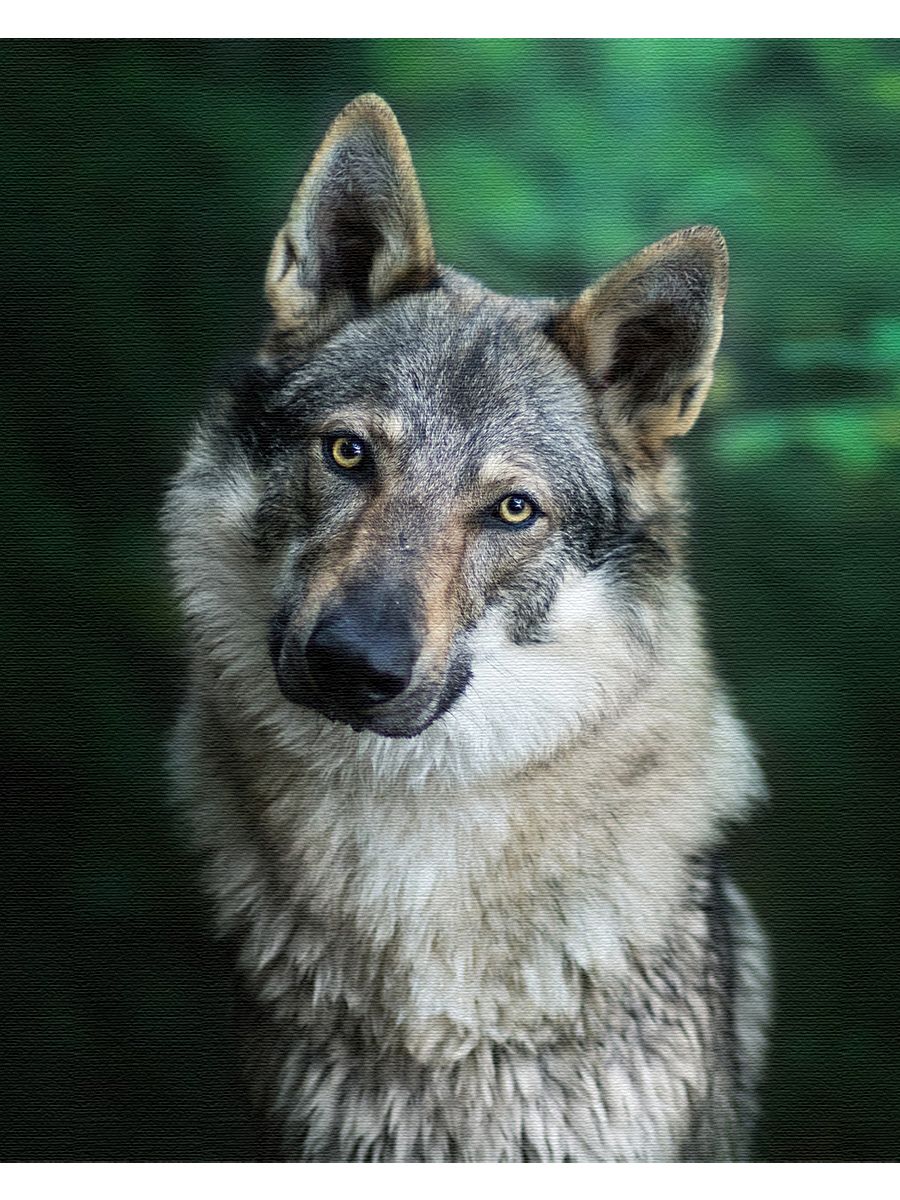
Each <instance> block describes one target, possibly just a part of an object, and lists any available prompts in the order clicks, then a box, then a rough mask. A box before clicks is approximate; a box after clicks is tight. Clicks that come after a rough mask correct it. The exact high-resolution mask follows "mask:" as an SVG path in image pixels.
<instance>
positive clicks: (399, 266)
mask: <svg viewBox="0 0 900 1200" xmlns="http://www.w3.org/2000/svg"><path fill="white" fill-rule="evenodd" d="M435 275H436V265H435V258H434V247H433V244H432V239H431V231H430V229H429V225H428V217H427V214H426V212H425V204H424V202H423V200H422V193H421V190H420V188H419V183H418V180H417V178H416V173H415V169H414V167H413V163H412V158H411V157H410V153H409V147H408V146H407V144H406V139H405V138H404V136H403V133H402V131H401V129H400V126H399V124H398V122H397V118H396V117H395V116H394V114H393V112H392V111H391V109H390V108H389V107H388V105H387V104H385V102H384V101H383V100H382V99H380V98H379V97H378V96H373V95H365V96H359V97H357V99H356V100H353V101H351V103H350V104H348V105H347V106H346V108H344V109H343V110H342V111H341V112H340V113H339V114H338V116H337V117H336V118H335V120H334V122H333V123H332V125H331V127H330V128H329V130H328V132H327V133H326V135H325V138H324V140H323V142H322V144H321V146H320V147H319V149H318V151H317V152H316V155H315V158H314V159H313V161H312V164H311V166H310V168H309V170H308V171H307V173H306V175H305V176H304V179H303V182H302V183H301V184H300V187H299V189H298V190H297V194H296V196H295V197H294V201H293V203H292V205H291V208H290V211H289V213H288V218H287V221H286V222H285V224H284V226H283V228H282V229H281V230H280V231H279V233H278V235H277V236H276V238H275V243H274V245H273V247H272V253H271V255H270V257H269V265H268V269H267V271H266V295H267V297H268V299H269V303H270V304H271V306H272V310H273V313H274V315H275V325H276V329H277V330H278V331H279V332H280V333H282V334H284V333H289V334H293V335H295V336H296V337H298V338H300V340H303V341H310V340H317V339H319V338H321V337H323V336H326V335H327V334H329V333H331V332H332V331H333V330H334V329H336V328H337V327H338V326H339V325H340V324H341V323H342V322H344V321H346V320H349V319H350V317H351V316H353V315H354V314H357V313H360V312H364V311H366V310H367V309H369V308H371V307H372V306H373V305H376V304H379V303H381V302H383V301H384V300H387V299H389V298H390V297H391V296H392V295H396V294H397V293H398V292H400V291H405V290H411V289H414V288H418V287H426V286H428V285H429V284H431V283H432V282H433V280H434V278H435Z"/></svg>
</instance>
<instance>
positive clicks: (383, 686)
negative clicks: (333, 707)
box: [306, 609, 416, 707]
mask: <svg viewBox="0 0 900 1200" xmlns="http://www.w3.org/2000/svg"><path fill="white" fill-rule="evenodd" d="M415 659H416V655H415V652H414V650H413V646H412V640H411V638H410V637H409V636H408V635H407V634H406V633H405V631H403V630H402V629H399V628H397V629H390V630H372V629H369V628H367V627H366V625H365V624H363V623H361V622H360V621H359V620H358V619H357V617H356V615H355V614H353V613H349V612H347V611H346V610H345V609H338V610H337V612H335V613H331V614H330V615H329V616H327V617H326V618H325V619H324V620H322V621H320V622H319V623H318V625H316V627H315V629H314V630H313V632H312V635H311V637H310V639H309V642H308V643H307V646H306V662H307V667H308V669H309V673H310V675H311V677H312V680H313V682H314V683H315V685H316V687H317V688H318V689H319V691H320V692H322V693H323V694H324V695H333V696H335V698H336V699H339V700H342V701H343V702H345V703H349V704H351V705H352V706H354V707H368V705H370V704H383V703H384V702H385V701H387V700H393V699H394V698H395V697H396V696H399V695H400V693H401V692H405V691H406V689H407V687H409V681H410V679H411V678H412V672H413V666H414V664H415Z"/></svg>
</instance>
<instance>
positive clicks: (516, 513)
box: [494, 492, 537, 525]
mask: <svg viewBox="0 0 900 1200" xmlns="http://www.w3.org/2000/svg"><path fill="white" fill-rule="evenodd" d="M494 512H495V513H496V514H497V516H498V517H499V518H500V520H501V521H504V522H505V523H506V524H507V525H528V524H530V523H531V522H532V521H533V520H534V519H535V517H536V516H537V508H536V507H535V505H534V504H533V503H532V502H531V501H530V500H529V499H528V497H527V496H520V495H519V494H518V492H514V493H513V494H512V495H511V496H504V497H503V499H502V500H501V501H500V503H499V504H498V505H497V507H496V508H495V509H494Z"/></svg>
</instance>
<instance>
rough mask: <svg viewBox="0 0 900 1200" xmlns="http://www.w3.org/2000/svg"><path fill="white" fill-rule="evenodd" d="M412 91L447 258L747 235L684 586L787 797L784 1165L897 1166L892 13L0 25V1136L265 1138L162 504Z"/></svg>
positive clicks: (156, 1149) (587, 269)
mask: <svg viewBox="0 0 900 1200" xmlns="http://www.w3.org/2000/svg"><path fill="white" fill-rule="evenodd" d="M366 90H377V91H378V92H380V93H381V94H382V95H383V96H384V97H385V98H386V99H387V100H388V101H389V103H391V104H392V105H393V106H394V107H395V109H396V111H397V113H398V116H399V117H400V120H401V122H402V124H403V125H404V128H405V130H406V132H407V135H408V137H409V140H410V143H411V145H412V149H413V155H414V157H415V159H416V163H417V165H418V168H419V172H420V176H421V179H422V184H423V189H424V192H425V196H426V200H427V201H428V203H429V206H430V209H431V213H432V218H433V223H434V229H435V237H436V243H437V248H438V253H439V256H440V258H441V259H442V260H443V261H446V262H450V263H453V264H454V265H456V266H458V267H460V268H462V269H463V270H467V271H471V272H473V273H475V274H477V275H479V276H480V277H481V278H483V279H484V280H485V282H487V283H488V284H489V285H491V286H493V287H495V288H497V289H499V290H506V291H523V292H527V293H533V294H537V293H543V292H551V293H557V294H563V293H570V294H571V293H574V292H575V291H576V290H577V289H578V288H579V287H581V286H582V285H583V284H585V283H587V282H588V281H589V280H591V279H592V278H593V277H595V276H596V275H597V274H598V273H599V272H600V271H601V270H603V269H605V268H606V267H608V266H610V265H612V264H613V263H614V262H615V261H617V260H618V259H619V258H621V257H623V256H624V255H626V254H629V253H631V252H632V251H634V250H636V249H638V248H639V247H641V246H642V245H644V244H645V243H647V242H651V241H653V240H655V239H657V238H658V237H660V236H662V235H663V234H665V233H667V232H669V231H671V230H673V229H676V228H678V227H679V226H683V225H689V224H697V223H707V222H708V223H713V224H717V225H719V226H720V227H721V228H722V229H723V231H724V232H725V234H726V236H727V238H728V242H729V245H730V248H731V255H732V280H733V282H732V290H731V297H730V300H729V307H728V310H727V311H728V319H727V324H726V335H725V341H724V344H723V351H722V356H721V360H720V368H719V373H718V378H717V383H716V384H715V385H714V389H713V393H712V395H711V397H710V400H709V402H708V407H707V410H706V412H705V413H704V415H703V417H702V418H701V421H700V424H699V426H698V427H697V429H696V430H695V431H694V433H693V434H692V435H691V437H690V439H689V442H688V444H687V445H686V446H685V452H686V454H687V455H688V457H689V460H690V465H691V468H692V473H693V480H694V487H693V492H694V496H695V506H696V512H695V522H694V525H695V533H696V536H695V542H694V546H695V549H694V574H695V576H696V578H697V581H698V583H699V584H700V586H701V589H702V591H703V592H704V594H705V596H706V598H707V614H708V621H709V626H710V631H711V636H712V641H713V646H714V648H715V651H716V654H717V656H718V659H719V661H720V663H721V666H722V668H723V671H724V673H725V675H726V677H727V678H728V680H729V681H730V683H731V685H732V688H733V691H734V693H735V695H736V697H737V699H738V704H739V708H740V710H741V712H742V713H743V715H744V716H745V717H746V718H747V719H748V720H749V722H750V723H751V725H752V727H753V729H754V731H755V733H756V735H757V738H758V740H759V742H760V745H761V747H762V750H763V753H764V757H765V762H766V766H767V771H768V776H769V779H770V783H771V788H772V793H773V803H772V806H771V808H770V809H769V810H768V811H767V812H765V813H763V814H761V815H760V817H759V818H758V819H757V821H756V823H755V825H754V827H753V828H752V829H751V830H749V831H747V832H744V833H742V834H741V835H740V838H739V840H738V842H737V844H736V847H735V850H734V854H733V859H734V860H735V862H736V864H737V866H738V869H739V874H740V876H741V878H742V880H743V882H744V883H745V885H746V887H747V888H748V890H749V892H750V894H751V896H752V897H753V899H754V901H755V904H756V906H757V908H758V910H759V912H760V914H761V915H762V917H763V919H764V921H765V924H766V925H767V926H768V928H769V929H770V931H771V933H772V935H773V939H774V948H775V958H776V966H777V973H778V983H779V992H778V1022H777V1025H776V1028H775V1035H774V1042H773V1055H772V1066H771V1072H770V1080H769V1086H768V1088H767V1090H766V1094H765V1118H764V1121H763V1125H762V1130H761V1139H760V1153H761V1155H762V1156H764V1157H769V1158H778V1159H805V1158H813V1159H835V1158H854V1159H858V1158H869V1159H893V1158H896V1157H897V1156H898V1152H900V1049H898V1043H897V1037H896V1012H897V1009H898V990H900V988H898V980H900V943H898V934H897V926H898V921H897V913H898V908H900V904H898V901H900V895H898V892H900V884H898V880H900V873H898V862H897V858H898V853H897V846H898V839H900V814H898V808H897V804H896V780H897V774H898V772H897V766H898V761H897V760H898V737H897V727H898V716H900V712H898V703H897V688H896V679H897V675H898V673H900V663H898V637H897V632H896V624H897V607H898V596H897V587H896V580H897V569H898V555H897V545H898V539H897V532H896V529H897V521H898V515H900V472H898V466H900V236H898V209H900V53H898V43H896V42H888V41H884V42H869V41H853V42H843V41H824V42H791V41H772V42H748V41H743V42H730V41H702V42H691V41H681V42H654V41H632V42H577V43H572V42H561V41H555V42H550V43H536V42H520V41H503V42H481V43H479V42H424V43H422V42H390V41H384V42H366V43H354V42H332V43H327V42H326V43H318V42H296V43H277V42H260V43H254V42H244V43H234V42H206V43H202V44H196V43H188V42H167V43H141V42H116V43H91V42H77V43H75V42H71V43H53V42H42V43H28V42H7V43H5V45H4V46H3V47H2V50H0V95H2V107H0V120H2V124H3V133H4V138H3V152H2V154H0V171H2V173H3V187H2V191H3V196H4V218H3V232H4V234H5V250H4V254H3V297H4V299H3V310H2V322H3V359H4V372H3V384H2V388H3V392H2V395H3V414H4V415H3V427H4V436H3V455H2V475H0V501H2V504H3V507H4V515H3V527H4V529H5V531H6V535H7V536H6V549H5V555H4V565H3V580H4V588H3V593H2V633H0V637H2V651H3V662H4V666H5V668H6V670H7V675H8V681H7V686H6V689H5V694H6V696H7V715H6V719H5V735H6V736H5V740H6V749H5V755H4V767H5V771H6V774H7V776H8V777H7V779H6V781H5V782H4V784H3V805H4V814H5V817H6V821H5V826H4V836H3V842H2V845H3V876H4V882H5V884H6V892H7V895H8V897H9V898H8V900H7V902H6V903H5V904H4V907H3V912H2V925H0V938H2V942H3V952H2V961H3V964H4V967H3V975H4V984H5V985H6V987H5V990H6V991H7V993H8V998H7V999H6V1000H5V1002H4V1007H3V1028H4V1033H5V1034H6V1038H5V1040H6V1042H7V1043H8V1048H7V1049H6V1050H5V1051H4V1067H3V1078H4V1084H5V1088H4V1092H5V1097H4V1100H5V1103H4V1112H3V1113H2V1115H0V1153H2V1155H3V1156H4V1157H7V1158H11V1157H19V1158H21V1157H25V1158H65V1159H75V1158H168V1157H173V1158H202V1157H206V1158H232V1157H238V1158H240V1157H246V1156H247V1155H248V1154H249V1153H250V1150H249V1147H250V1140H249V1134H248V1123H247V1120H246V1115H245V1111H244V1109H243V1107H242V1105H243V1102H242V1100H241V1097H240V1092H239V1087H238V1078H237V1069H236V1066H235V1046H234V1042H233V1040H232V1038H231V1034H230V1026H229V1020H230V1018H229V1005H230V1000H229V998H228V988H227V983H226V972H225V964H224V963H223V961H222V959H221V956H220V955H219V953H218V952H216V951H215V950H214V949H212V948H211V947H210V945H209V941H208V938H207V935H206V926H205V913H204V908H203V904H202V901H201V900H200V899H199V897H198V895H197V893H196V891H195V889H194V886H193V883H192V877H191V864H190V862H189V861H188V859H187V858H186V856H185V855H184V854H183V853H182V851H181V850H180V849H179V841H178V837H177V835H176V832H175V830H174V829H173V827H172V824H171V820H170V817H169V814H168V813H167V812H166V810H165V808H164V805H163V802H162V797H163V795H164V791H165V783H164V771H163V758H164V740H165V736H166V731H167V727H168V724H169V722H170V718H171V714H172V712H173V708H174V706H175V704H176V702H177V696H178V692H179V688H180V686H181V673H182V663H181V658H180V653H179V636H180V635H179V630H178V625H177V620H176V616H175V613H174V610H173V606H172V603H171V601H170V598H169V596H168V591H167V583H166V577H165V573H164V571H163V569H162V566H161V556H160V542H159V537H158V535H157V532H156V526H155V515H156V510H157V507H158V502H159V497H160V491H161V488H162V486H163V482H164V480H165V479H166V477H167V476H168V475H169V473H170V472H171V471H172V470H173V468H174V466H175V463H176V460H177V455H178V453H179V450H180V447H181V445H182V444H183V440H184V435H185V432H186V429H187V426H188V423H189V421H190V420H191V418H192V416H193V415H194V414H195V413H196V412H197V411H198V408H199V405H200V402H201V398H202V396H203V394H204V392H205V391H206V389H207V388H208V386H209V384H210V383H211V381H212V379H213V377H214V374H215V372H216V371H217V370H218V369H219V368H221V367H222V366H223V365H226V364H227V363H228V362H229V361H231V360H235V359H240V358H241V357H242V356H244V355H245V354H246V353H247V352H248V351H249V350H250V349H251V348H252V346H253V344H254V340H255V337H256V334H257V332H258V330H259V328H260V326H261V323H262V321H263V320H264V319H265V311H264V308H263V305H262V301H261V279H262V273H263V269H264V266H265V260H266V256H267V253H268V247H269V241H270V238H271V236H272V235H273V234H274V232H275V230H276V228H277V227H278V224H279V223H280V221H281V219H282V217H283V215H284V212H285V211H286V208H287V205H288V202H289V200H290V196H291V194H292V191H293V187H294V185H295V183H296V182H297V180H298V179H299V175H300V173H301V171H302V169H303V168H304V166H305V165H306V162H307V161H308V159H309V157H310V155H311V153H312V151H313V150H314V148H315V145H316V143H317V141H318V138H319V137H320V136H321V134H322V133H323V132H324V129H325V127H326V125H327V122H328V120H329V119H330V118H331V117H332V116H333V115H334V114H335V113H336V112H337V110H338V109H339V108H340V107H341V105H342V104H343V103H344V102H345V101H347V100H349V99H350V98H352V97H353V96H354V95H356V94H357V93H358V92H361V91H366Z"/></svg>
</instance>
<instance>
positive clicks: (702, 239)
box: [553, 225, 728, 455]
mask: <svg viewBox="0 0 900 1200" xmlns="http://www.w3.org/2000/svg"><path fill="white" fill-rule="evenodd" d="M727 287H728V250H727V247H726V245H725V239H724V238H723V237H722V235H721V233H719V231H718V229H714V228H713V227H712V226H710V225H698V226H695V227H694V228H692V229H682V230H679V232H678V233H673V234H671V235H670V236H669V237H667V238H663V240H662V241H661V242H655V243H654V244H653V245H652V246H648V247H647V248H646V249H644V250H641V251H640V253H638V254H636V255H635V256H634V257H633V258H630V259H628V260H627V261H626V262H624V263H622V264H621V265H620V266H618V267H615V268H614V269H613V270H612V271H610V272H609V273H608V274H606V275H604V276H603V278H602V279H600V280H599V282H598V283H596V284H594V285H593V286H592V287H590V288H588V289H587V290H586V291H584V292H582V294H581V295H580V296H579V297H578V299H577V300H576V301H575V302H574V304H572V305H571V306H570V307H569V308H568V309H566V310H565V311H564V312H562V313H561V314H560V315H559V316H558V317H557V318H556V320H555V323H554V329H553V334H554V336H555V337H556V339H557V341H558V342H559V343H560V345H561V346H562V347H563V349H564V350H565V351H566V353H567V354H568V355H569V356H570V357H571V358H572V359H573V361H574V362H575V364H576V365H577V366H578V368H579V369H580V370H581V372H582V374H583V375H584V377H585V378H586V380H587V382H588V384H589V385H590V386H591V387H592V388H593V389H595V391H596V392H597V393H599V395H600V396H601V397H602V401H601V402H602V405H603V409H604V412H605V413H606V414H607V415H608V416H609V418H610V419H611V420H612V421H613V422H614V423H615V424H616V425H617V426H619V427H622V428H623V429H625V430H627V433H628V434H629V435H630V436H631V437H632V438H634V439H635V440H636V441H637V442H638V443H639V445H640V447H641V448H642V449H643V450H644V451H646V452H649V453H650V454H651V455H656V454H657V453H658V452H659V451H660V450H661V449H662V448H663V446H664V445H665V444H666V442H668V440H669V438H671V437H677V436H679V435H681V434H683V433H687V431H688V430H689V429H690V428H691V426H692V425H693V424H694V421H696V419H697V416H698V415H699V412H700V408H701V406H702V404H703V401H704V399H705V398H706V393H707V392H708V391H709V385H710V383H711V382H712V374H713V360H714V359H715V356H716V351H717V350H718V348H719V340H720V338H721V336H722V310H723V307H724V304H725V293H726V290H727Z"/></svg>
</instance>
